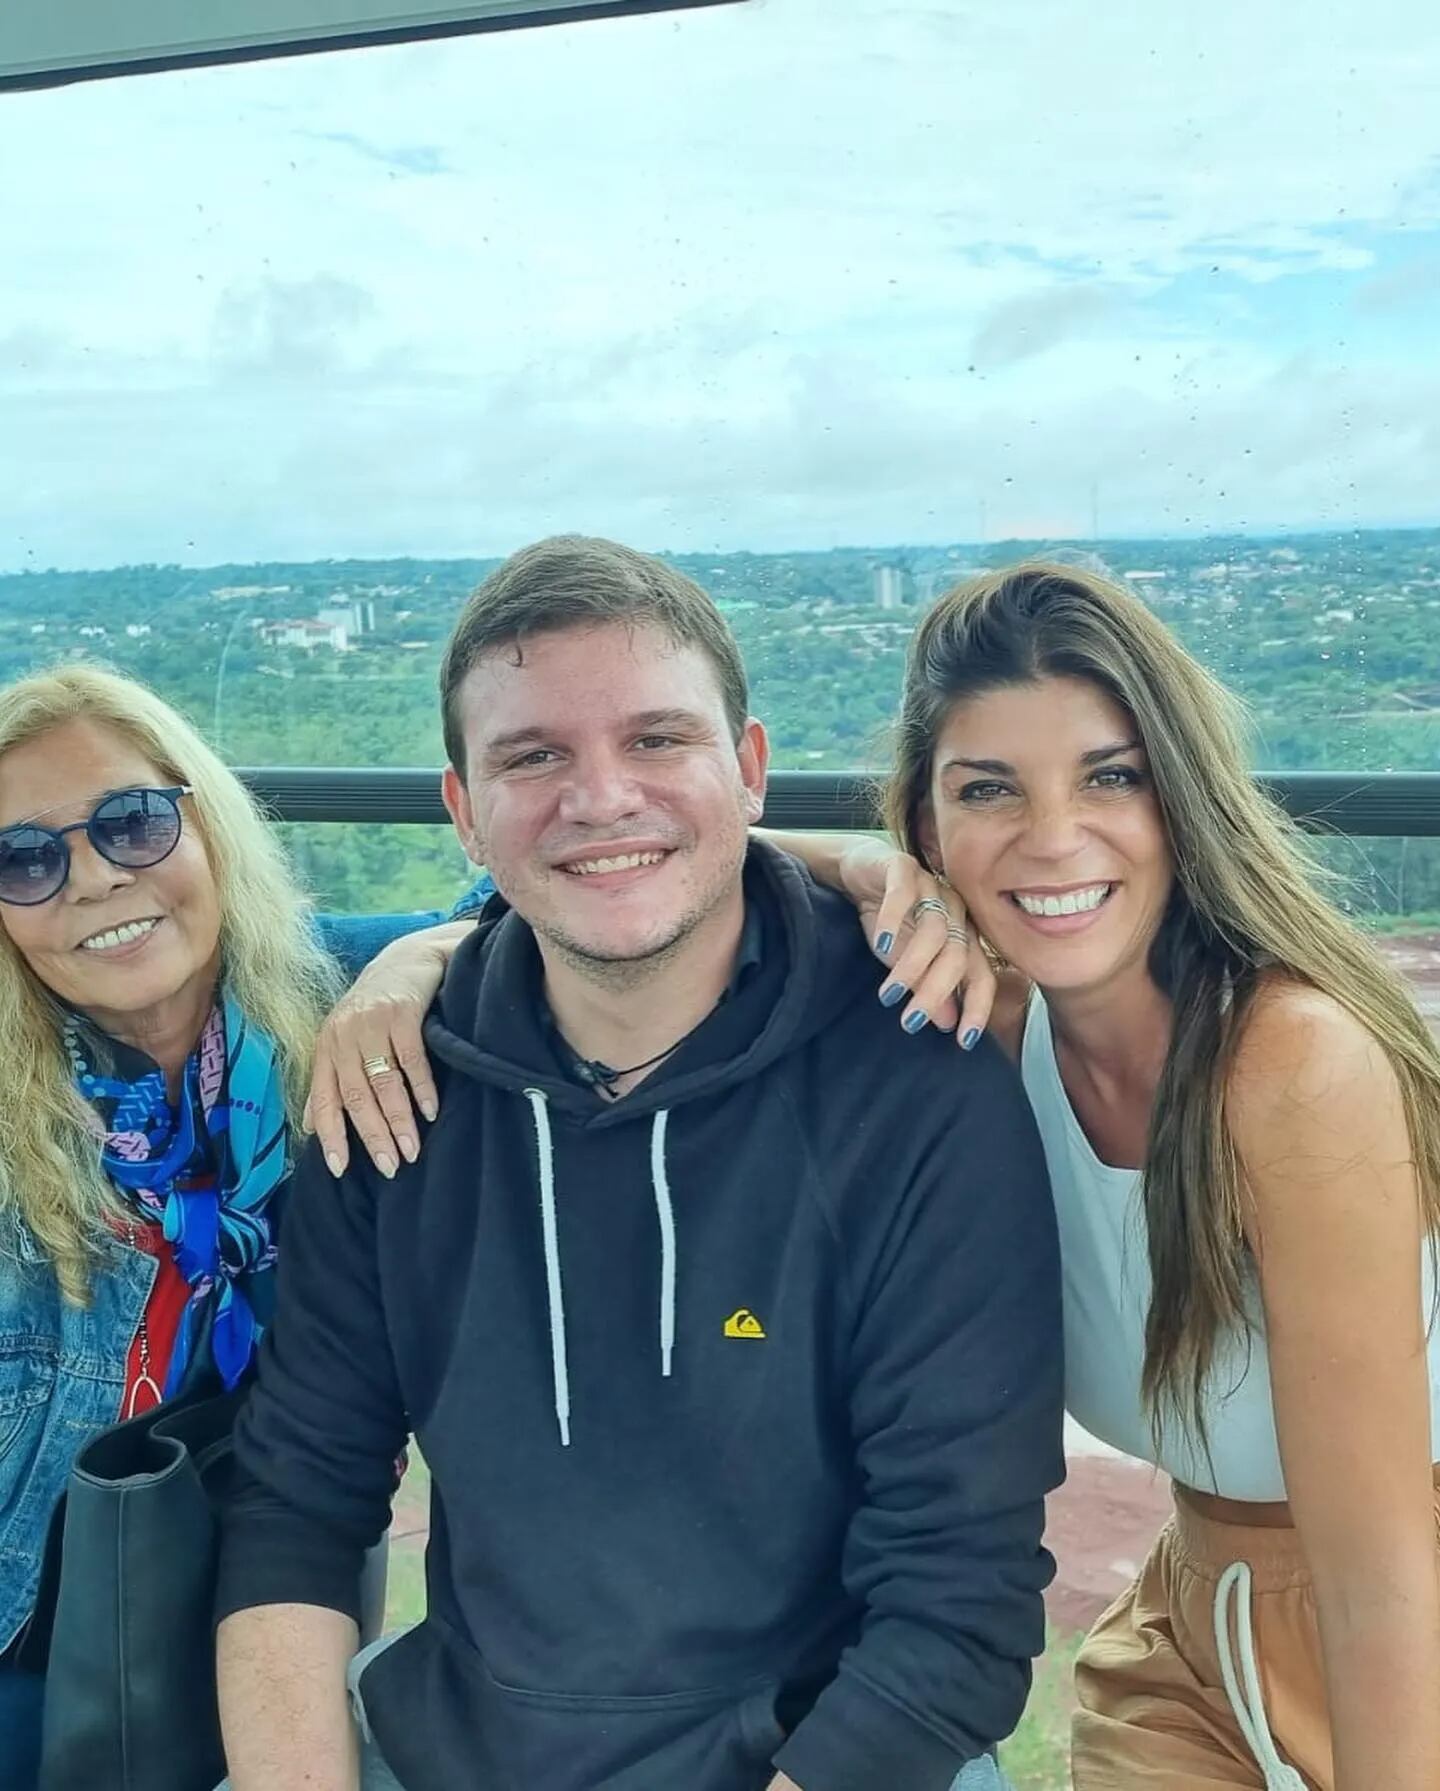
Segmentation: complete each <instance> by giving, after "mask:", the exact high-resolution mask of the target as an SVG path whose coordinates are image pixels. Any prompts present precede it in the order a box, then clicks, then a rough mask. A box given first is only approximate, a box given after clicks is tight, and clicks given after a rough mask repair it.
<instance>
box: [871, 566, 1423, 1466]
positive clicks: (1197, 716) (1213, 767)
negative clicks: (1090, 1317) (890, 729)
mask: <svg viewBox="0 0 1440 1791" xmlns="http://www.w3.org/2000/svg"><path fill="white" fill-rule="evenodd" d="M1047 677H1071V678H1083V679H1086V680H1088V681H1089V682H1090V683H1091V684H1093V685H1095V686H1097V687H1098V688H1099V689H1100V690H1102V691H1104V692H1105V694H1106V695H1107V696H1108V697H1110V698H1111V700H1112V701H1114V702H1115V703H1117V704H1119V706H1120V707H1121V708H1122V709H1124V710H1125V711H1126V712H1127V713H1128V714H1129V715H1130V716H1131V717H1132V718H1133V720H1134V724H1135V730H1136V734H1137V736H1138V738H1139V740H1140V742H1141V744H1142V745H1143V747H1144V749H1145V752H1146V755H1147V756H1148V759H1149V762H1150V771H1151V776H1152V778H1153V780H1154V787H1155V791H1156V795H1157V797H1158V800H1159V804H1160V810H1161V814H1162V816H1163V818H1164V823H1165V827H1166V830H1167V833H1168V835H1169V842H1170V849H1171V854H1172V857H1173V861H1174V868H1175V882H1174V888H1173V893H1172V896H1171V899H1170V903H1169V906H1168V909H1167V911H1166V913H1165V916H1164V918H1163V920H1162V922H1161V925H1160V928H1159V931H1158V933H1157V935H1156V938H1155V940H1154V942H1153V945H1152V947H1151V952H1150V971H1151V974H1152V976H1153V977H1154V979H1155V982H1156V983H1157V984H1158V986H1159V987H1160V988H1161V989H1162V990H1163V991H1164V993H1165V994H1166V995H1167V996H1168V997H1169V999H1170V1001H1171V1004H1172V1008H1173V1014H1174V1031H1173V1034H1172V1037H1171V1040H1170V1046H1169V1051H1168V1054H1167V1056H1166V1060H1165V1065H1164V1069H1163V1072H1162V1074H1161V1078H1160V1084H1159V1087H1158V1089H1157V1091H1156V1098H1155V1106H1154V1111H1153V1113H1152V1116H1151V1122H1150V1135H1149V1142H1148V1147H1147V1150H1146V1157H1145V1173H1144V1201H1145V1218H1146V1223H1147V1227H1148V1232H1149V1252H1150V1270H1151V1275H1152V1280H1153V1293H1152V1297H1151V1302H1150V1310H1149V1314H1148V1316H1147V1319H1146V1327H1145V1365H1144V1372H1143V1377H1142V1393H1143V1395H1144V1398H1145V1400H1146V1404H1147V1407H1148V1409H1149V1412H1150V1417H1151V1423H1152V1426H1153V1427H1154V1429H1155V1432H1156V1436H1157V1440H1158V1438H1159V1435H1160V1431H1161V1428H1162V1425H1163V1422H1164V1419H1165V1417H1166V1416H1167V1415H1168V1414H1171V1413H1173V1414H1174V1415H1176V1416H1177V1417H1179V1418H1180V1420H1181V1421H1182V1423H1184V1424H1186V1425H1188V1426H1189V1427H1190V1429H1191V1430H1192V1431H1193V1432H1195V1433H1197V1434H1198V1435H1199V1437H1200V1439H1201V1440H1202V1442H1203V1441H1205V1424H1204V1416H1203V1410H1204V1408H1203V1403H1202V1398H1203V1393H1204V1389H1205V1383H1206V1380H1207V1377H1208V1375H1209V1371H1210V1368H1211V1365H1212V1363H1213V1360H1214V1356H1215V1350H1216V1346H1217V1343H1218V1341H1219V1339H1220V1336H1221V1333H1222V1332H1226V1331H1230V1330H1231V1329H1232V1328H1234V1329H1239V1330H1242V1331H1243V1329H1244V1327H1245V1325H1246V1323H1247V1316H1246V1312H1247V1309H1246V1303H1245V1299H1244V1271H1245V1239H1244V1230H1243V1226H1242V1217H1241V1215H1242V1194H1243V1187H1244V1177H1243V1169H1242V1165H1241V1164H1240V1161H1239V1159H1238V1155H1237V1152H1236V1149H1235V1144H1234V1140H1233V1137H1232V1134H1231V1131H1230V1127H1229V1124H1228V1122H1227V1117H1226V1089H1227V1085H1228V1081H1229V1076H1230V1071H1231V1067H1232V1064H1233V1061H1234V1055H1235V1050H1236V1046H1237V1043H1238V1041H1239V1039H1240V1036H1241V1033H1242V1031H1243V1028H1244V1025H1245V1020H1246V1016H1247V1014H1248V1012H1249V1009H1250V1005H1251V1003H1252V1001H1253V999H1254V996H1255V994H1256V990H1257V988H1258V986H1259V984H1260V981H1261V978H1262V977H1263V976H1264V975H1265V974H1266V973H1278V974H1281V975H1288V976H1290V977H1292V978H1295V979H1297V980H1299V981H1300V982H1303V983H1306V984H1308V985H1310V986H1311V987H1313V988H1316V989H1319V990H1322V991H1323V992H1324V993H1325V994H1327V995H1329V996H1331V997H1332V998H1333V999H1334V1000H1335V1001H1337V1002H1339V1003H1340V1004H1341V1006H1342V1007H1344V1008H1346V1009H1347V1010H1348V1011H1349V1012H1350V1013H1351V1014H1352V1015H1354V1017H1355V1018H1356V1019H1357V1020H1358V1021H1359V1022H1360V1023H1361V1024H1362V1025H1363V1026H1365V1027H1366V1028H1367V1029H1368V1030H1369V1032H1370V1033H1371V1034H1372V1035H1373V1036H1374V1038H1375V1039H1376V1040H1377V1042H1378V1043H1379V1044H1380V1046H1381V1048H1382V1049H1383V1050H1384V1052H1385V1054H1386V1056H1387V1058H1388V1059H1389V1061H1390V1065H1391V1068H1392V1069H1393V1071H1394V1074H1395V1077H1396V1080H1397V1082H1398V1083H1399V1086H1400V1091H1401V1096H1402V1099H1403V1102H1404V1109H1405V1119H1406V1124H1407V1127H1408V1129H1409V1134H1410V1145H1411V1150H1412V1152H1413V1157H1414V1163H1415V1169H1416V1175H1417V1178H1418V1182H1419V1189H1420V1199H1421V1202H1422V1206H1423V1216H1424V1219H1425V1222H1426V1225H1427V1228H1428V1230H1429V1231H1430V1232H1431V1233H1432V1235H1433V1234H1435V1233H1437V1232H1440V1048H1437V1046H1436V1043H1435V1041H1434V1040H1433V1039H1432V1037H1431V1036H1430V1033H1429V1031H1428V1029H1427V1028H1426V1026H1425V1023H1424V1021H1423V1020H1422V1019H1421V1018H1420V1015H1419V1014H1418V1012H1417V1011H1416V1009H1415V1005H1414V1003H1413V1002H1412V1000H1411V999H1410V995H1409V992H1408V990H1407V989H1406V987H1405V985H1404V983H1403V982H1402V981H1401V979H1400V978H1399V977H1398V976H1397V975H1396V974H1395V972H1394V971H1392V970H1391V969H1390V967H1389V966H1388V965H1387V964H1386V963H1385V961H1384V960H1383V959H1382V958H1381V957H1380V955H1379V953H1378V952H1376V950H1375V949H1374V947H1373V946H1372V945H1371V944H1370V942H1369V940H1368V939H1367V938H1366V937H1365V935H1364V934H1363V933H1361V932H1360V931H1359V930H1358V928H1356V927H1355V926H1354V925H1353V924H1352V923H1351V922H1350V921H1349V920H1347V919H1346V918H1345V916H1344V915H1343V914H1342V913H1341V912H1340V911H1339V910H1338V909H1337V908H1336V906H1335V905H1334V904H1333V902H1331V901H1330V900H1329V899H1328V898H1327V897H1326V895H1325V894H1324V893H1323V891H1324V888H1325V885H1326V883H1327V881H1328V879H1327V875H1326V873H1325V872H1324V871H1323V870H1322V869H1321V867H1320V866H1319V865H1318V864H1317V863H1316V861H1315V859H1314V857H1313V855H1312V854H1311V853H1310V851H1309V850H1308V848H1307V846H1306V844H1305V841H1304V837H1303V835H1301V834H1300V832H1299V831H1298V829H1297V828H1296V827H1295V825H1294V823H1293V822H1291V821H1290V819H1289V818H1288V817H1287V816H1286V815H1285V814H1284V813H1283V812H1282V811H1281V810H1280V809H1278V808H1277V807H1276V806H1275V805H1274V803H1272V802H1271V801H1270V800H1269V799H1268V798H1267V797H1266V796H1265V795H1264V794H1263V792H1262V791H1261V790H1260V789H1259V788H1257V786H1256V784H1255V782H1254V780H1253V779H1252V777H1251V776H1250V774H1249V771H1248V769H1247V765H1246V754H1245V752H1244V750H1243V747H1242V741H1243V737H1244V728H1243V720H1244V715H1243V711H1242V709H1241V707H1240V705H1239V704H1238V702H1237V701H1236V699H1235V698H1234V697H1233V696H1231V695H1230V693H1229V692H1227V691H1226V690H1225V689H1224V688H1223V687H1222V686H1221V685H1220V684H1218V683H1217V682H1216V681H1215V679H1213V678H1212V677H1211V676H1210V674H1209V673H1208V672H1207V671H1205V669H1204V668H1203V667H1202V666H1200V665H1199V664H1197V663H1196V661H1195V660H1194V659H1192V658H1191V657H1190V655H1189V654H1188V653H1187V652H1186V651H1185V650H1184V648H1183V647H1182V646H1181V645H1180V643H1179V642H1178V641H1177V640H1176V639H1175V637H1174V636H1173V635H1172V634H1171V633H1170V632H1169V630H1168V629H1166V628H1165V627H1164V626H1163V624H1162V623H1161V622H1159V621H1158V620H1157V619H1156V617H1155V616H1153V615H1152V614H1151V613H1150V611H1149V610H1148V609H1146V607H1145V606H1144V604H1142V603H1141V602H1140V601H1139V600H1138V599H1137V598H1135V597H1133V596H1131V595H1130V593H1129V592H1128V591H1126V590H1124V589H1123V588H1122V587H1121V586H1119V585H1117V584H1114V583H1112V582H1110V581H1109V580H1108V579H1105V578H1102V577H1099V576H1097V575H1095V574H1094V573H1091V572H1089V571H1084V570H1081V569H1079V568H1077V567H1072V566H1064V565H1054V564H1050V563H1047V562H1041V561H1036V562H1029V563H1026V564H1022V565H1018V566H1012V567H1009V568H1006V569H1004V570H1001V571H998V572H991V573H986V574H984V575H982V576H981V577H978V578H975V579H972V580H969V581H968V582H967V583H965V584H962V585H960V586H958V587H957V588H956V589H954V590H952V591H950V592H948V593H947V594H946V595H945V596H943V597H941V598H940V600H939V601H938V602H937V603H936V605H935V607H934V608H933V609H932V610H931V611H930V612H929V614H928V615H927V616H926V617H925V619H924V620H923V621H922V623H921V624H920V627H919V629H918V630H917V631H916V634H915V637H914V640H913V641H912V643H911V646H910V653H909V658H908V661H907V665H906V673H905V687H904V696H903V699H902V704H901V711H900V718H899V723H898V727H897V735H896V754H895V769H894V772H893V774H892V776H891V778H890V781H889V783H888V786H887V789H886V797H885V808H886V819H887V821H888V823H889V825H890V827H891V829H892V831H893V832H894V834H895V836H896V838H897V839H898V840H899V841H900V842H901V843H902V845H904V847H905V848H906V850H907V851H909V852H911V853H913V854H915V855H916V856H917V857H923V852H922V849H921V841H920V817H921V812H922V807H923V805H924V803H925V802H926V801H927V799H928V797H929V794H930V781H931V770H932V761H933V757H934V749H935V743H936V740H937V738H938V736H939V733H940V730H941V729H942V727H943V726H944V723H945V720H946V718H947V717H948V715H949V714H950V712H951V710H952V708H953V707H954V705H955V704H956V703H957V702H963V701H965V700H966V699H967V698H970V697H974V696H977V695H979V694H980V693H981V692H982V691H987V690H992V689H994V688H996V687H997V686H1001V685H1007V684H1024V683H1029V682H1033V681H1034V680H1036V679H1039V678H1047Z"/></svg>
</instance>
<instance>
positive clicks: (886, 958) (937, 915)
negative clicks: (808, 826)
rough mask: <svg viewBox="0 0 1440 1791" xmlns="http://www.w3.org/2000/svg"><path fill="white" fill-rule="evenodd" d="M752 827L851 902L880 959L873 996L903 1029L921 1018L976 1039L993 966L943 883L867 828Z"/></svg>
mask: <svg viewBox="0 0 1440 1791" xmlns="http://www.w3.org/2000/svg"><path fill="white" fill-rule="evenodd" d="M755 831H756V833H757V834H758V835H759V836H760V837H761V838H762V839H768V840H769V841H770V842H771V844H772V845H775V846H778V847H779V848H780V850H781V851H782V852H788V853H789V854H790V856H791V857H792V858H798V859H799V860H800V862H801V863H802V864H803V865H804V866H805V868H806V870H808V871H809V873H810V875H811V876H812V877H813V878H814V879H815V881H816V882H817V883H823V884H824V885H825V887H826V888H827V889H833V890H836V891H837V892H838V893H839V894H840V895H843V896H844V897H845V898H846V900H847V901H849V902H851V903H853V904H854V906H855V909H856V911H857V917H858V920H859V924H860V926H861V927H862V929H863V930H864V933H865V937H866V939H867V940H868V941H869V944H870V948H871V950H872V951H873V952H874V953H875V955H876V957H877V958H879V959H880V961H881V962H882V963H883V964H885V965H886V966H887V967H888V968H887V973H886V975H885V977H884V979H883V981H882V982H881V984H880V990H879V994H880V1000H881V1002H882V1003H883V1004H884V1005H885V1006H886V1007H893V1008H895V1009H896V1010H897V1011H896V1017H897V1019H898V1020H899V1022H900V1024H901V1026H902V1027H903V1028H904V1030H905V1031H906V1032H919V1031H921V1030H922V1029H923V1028H924V1026H925V1025H926V1023H927V1022H928V1023H929V1024H931V1025H933V1026H935V1027H936V1028H937V1029H938V1030H939V1031H941V1032H951V1031H953V1032H954V1033H955V1036H956V1038H957V1039H958V1041H959V1043H960V1044H961V1046H962V1047H963V1048H964V1049H965V1050H967V1051H969V1050H971V1049H972V1048H973V1047H974V1046H975V1045H977V1044H978V1043H979V1042H980V1035H981V1034H982V1033H983V1032H984V1030H985V1028H986V1026H987V1025H988V1024H989V1022H990V1009H991V1004H992V1003H993V1001H994V998H995V972H994V970H993V968H992V966H991V964H990V960H989V959H988V957H987V956H986V955H985V952H984V950H983V949H982V947H981V945H980V943H979V941H978V940H977V939H976V938H975V937H974V936H973V934H972V933H971V931H970V928H969V925H968V920H967V916H966V912H965V904H964V902H963V901H962V900H961V898H960V896H959V894H958V893H957V892H956V891H955V890H954V889H952V888H951V887H950V885H949V884H948V883H946V882H944V881H943V880H942V879H941V878H939V877H937V876H935V875H934V873H933V872H931V871H929V870H927V869H926V868H925V866H924V865H923V864H921V863H920V862H919V860H918V859H915V858H912V857H911V856H910V855H909V853H908V852H902V851H901V850H900V849H899V847H898V846H894V845H892V844H891V843H890V842H889V841H888V840H885V839H880V838H877V837H876V836H875V835H873V834H868V833H774V832H771V831H769V830H767V829H763V828H756V829H755ZM901 1003H903V1004H904V1005H903V1006H902V1005H901Z"/></svg>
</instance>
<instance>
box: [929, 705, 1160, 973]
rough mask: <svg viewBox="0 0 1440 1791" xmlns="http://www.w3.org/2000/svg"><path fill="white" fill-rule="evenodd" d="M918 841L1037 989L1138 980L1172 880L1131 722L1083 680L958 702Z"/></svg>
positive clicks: (940, 743)
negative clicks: (1134, 976) (921, 839)
mask: <svg viewBox="0 0 1440 1791" xmlns="http://www.w3.org/2000/svg"><path fill="white" fill-rule="evenodd" d="M921 832H922V836H923V837H924V838H925V841H926V847H927V852H928V853H929V854H930V855H931V856H932V859H933V861H935V862H940V863H943V865H944V868H945V874H946V875H947V877H948V878H949V879H950V881H951V882H952V883H953V884H954V885H955V887H956V888H957V889H958V890H959V891H960V893H961V895H962V896H963V897H964V898H965V901H966V903H967V904H968V906H969V908H970V912H971V914H972V916H973V917H974V921H975V924H976V926H977V927H978V928H979V929H980V931H981V932H982V933H983V934H984V935H985V937H986V938H987V939H989V940H990V942H991V943H992V944H993V945H994V946H995V948H996V950H997V951H999V952H1000V953H1001V955H1002V956H1003V957H1005V958H1007V959H1009V961H1010V962H1011V963H1012V964H1014V965H1015V966H1016V968H1017V969H1019V970H1020V971H1022V972H1023V973H1024V974H1025V975H1026V976H1028V977H1029V978H1030V979H1031V980H1032V981H1033V982H1035V983H1037V984H1039V986H1040V987H1041V988H1042V989H1044V990H1047V991H1057V992H1058V991H1061V990H1066V991H1074V990H1081V989H1094V988H1101V987H1104V986H1105V985H1107V984H1109V983H1111V982H1113V981H1114V980H1116V979H1118V978H1123V977H1125V976H1127V975H1130V974H1134V973H1137V972H1138V973H1139V974H1141V975H1144V974H1146V963H1147V958H1148V954H1149V950H1150V946H1151V943H1152V942H1153V940H1154V938H1155V935H1156V932H1157V931H1158V929H1159V926H1160V922H1161V919H1162V917H1163V916H1164V913H1165V907H1166V903H1167V902H1168V900H1169V897H1170V890H1171V885H1172V883H1173V880H1174V873H1173V867H1172V862H1171V856H1170V848H1169V844H1168V841H1167V839H1166V834H1165V825H1164V821H1163V818H1162V815H1161V812H1160V805H1159V802H1158V800H1157V798H1156V795H1155V791H1154V787H1153V785H1152V782H1151V778H1150V771H1149V766H1148V763H1147V761H1146V757H1145V752H1144V749H1143V748H1142V747H1141V745H1140V743H1139V740H1138V737H1137V734H1136V728H1135V723H1134V721H1133V719H1132V718H1131V717H1130V716H1129V715H1127V713H1126V712H1125V710H1123V709H1122V708H1121V707H1120V706H1119V705H1118V704H1117V703H1115V702H1114V701H1112V700H1111V698H1110V697H1109V696H1108V695H1107V694H1106V693H1105V692H1104V691H1103V690H1102V689H1101V688H1100V687H1099V686H1098V685H1096V684H1092V683H1090V682H1089V681H1088V680H1086V679H1083V678H1064V677H1055V678H1041V679H1037V680H1036V681H1035V682H1033V683H1026V684H1007V685H1002V686H999V687H998V688H996V689H994V690H990V691H987V692H985V693H984V694H983V695H981V696H976V697H972V698H969V699H968V700H966V701H964V702H961V703H957V704H956V705H955V707H954V708H953V709H952V710H951V712H950V714H949V716H948V718H947V720H946V722H945V725H944V727H943V728H942V729H941V732H940V735H939V738H938V740H937V742H936V747H935V754H934V769H933V772H932V775H931V786H930V812H929V813H928V814H927V815H926V816H925V817H924V818H923V821H922V828H921Z"/></svg>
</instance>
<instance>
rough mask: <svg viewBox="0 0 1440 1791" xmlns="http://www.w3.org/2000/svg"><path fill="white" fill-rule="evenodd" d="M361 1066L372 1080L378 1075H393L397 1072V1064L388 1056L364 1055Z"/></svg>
mask: <svg viewBox="0 0 1440 1791" xmlns="http://www.w3.org/2000/svg"><path fill="white" fill-rule="evenodd" d="M360 1068H361V1069H362V1070H364V1072H365V1074H366V1075H367V1076H368V1077H369V1079H370V1080H371V1081H372V1082H373V1081H374V1080H375V1079H376V1077H377V1076H393V1075H394V1073H395V1065H394V1064H393V1063H391V1061H390V1059H389V1058H388V1057H362V1058H361V1059H360Z"/></svg>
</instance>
